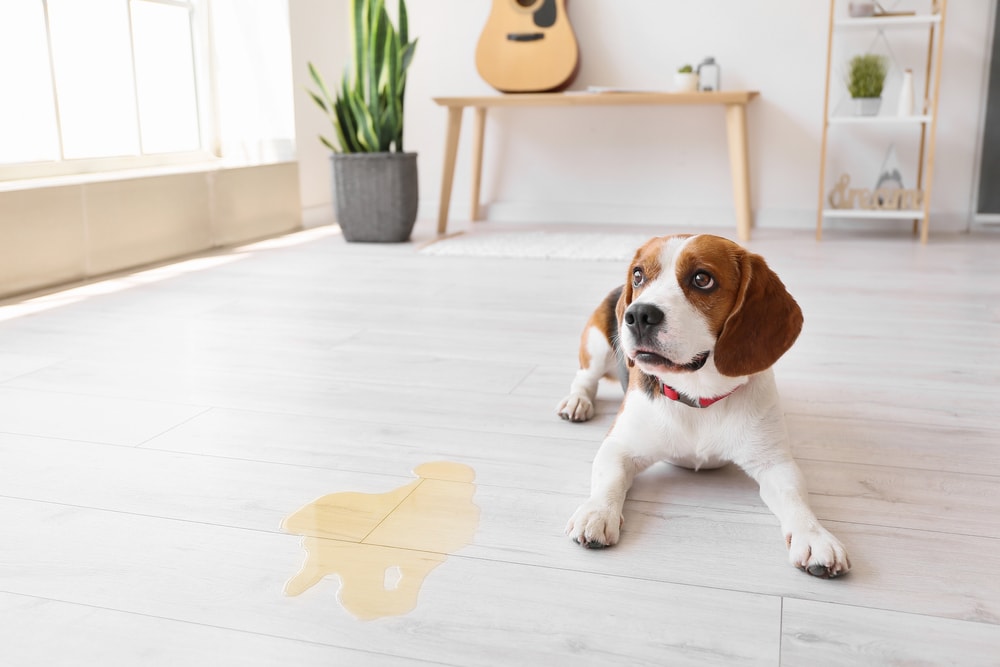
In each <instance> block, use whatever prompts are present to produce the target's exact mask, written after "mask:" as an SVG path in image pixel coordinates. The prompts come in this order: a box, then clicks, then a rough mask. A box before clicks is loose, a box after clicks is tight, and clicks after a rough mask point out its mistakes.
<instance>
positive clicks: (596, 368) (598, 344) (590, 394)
mask: <svg viewBox="0 0 1000 667" xmlns="http://www.w3.org/2000/svg"><path fill="white" fill-rule="evenodd" d="M615 359H616V357H615V350H614V347H613V346H612V345H611V341H609V340H608V339H607V336H606V334H605V333H604V332H602V331H601V330H600V329H598V328H597V327H595V326H593V325H589V324H588V326H587V328H586V329H585V330H584V332H583V336H582V337H581V340H580V370H578V371H577V372H576V376H575V377H574V378H573V382H572V384H570V387H569V395H568V396H567V397H566V398H564V399H563V400H562V401H561V402H560V403H559V407H557V408H556V413H557V414H558V415H559V416H560V417H562V418H563V419H567V420H569V421H572V422H585V421H587V420H588V419H590V418H591V417H593V416H594V399H595V397H596V396H597V384H598V382H599V381H600V379H601V378H602V377H604V376H605V375H608V374H610V373H613V372H614V371H615Z"/></svg>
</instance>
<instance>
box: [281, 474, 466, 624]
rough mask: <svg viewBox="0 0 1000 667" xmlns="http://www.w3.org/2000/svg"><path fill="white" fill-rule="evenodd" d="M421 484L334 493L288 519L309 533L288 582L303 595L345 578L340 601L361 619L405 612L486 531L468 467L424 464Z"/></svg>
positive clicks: (292, 528) (293, 529) (291, 529)
mask: <svg viewBox="0 0 1000 667" xmlns="http://www.w3.org/2000/svg"><path fill="white" fill-rule="evenodd" d="M413 472H414V473H415V474H416V475H417V476H418V479H417V480H415V481H413V482H411V483H410V484H407V485H406V486H401V487H399V488H398V489H393V490H392V491H387V492H385V493H354V492H349V491H348V492H343V493H331V494H329V495H326V496H323V497H322V498H318V499H316V500H314V501H313V502H311V503H309V504H308V505H306V506H305V507H303V508H301V509H299V510H298V511H297V512H295V513H294V514H291V515H290V516H288V517H286V518H285V520H284V521H282V522H281V528H282V530H284V531H285V532H288V533H294V534H297V535H302V536H303V539H302V546H303V547H304V548H305V550H306V558H305V561H304V562H303V564H302V568H301V569H300V570H299V572H298V573H297V574H296V575H295V576H293V577H292V578H291V579H289V580H288V582H287V583H285V594H286V595H300V594H302V593H304V592H305V591H307V590H309V589H310V588H312V587H313V586H315V585H316V584H317V583H319V581H320V580H322V579H323V578H324V577H327V576H329V575H331V574H336V575H337V576H338V577H340V592H339V593H338V596H337V597H338V599H339V600H340V604H341V605H342V606H343V607H344V609H346V610H347V611H348V612H350V613H351V614H352V615H353V616H355V617H356V618H359V619H362V620H371V619H375V618H382V617H384V616H398V615H400V614H406V613H408V612H410V611H412V610H413V609H414V607H416V606H417V594H418V593H419V592H420V586H421V585H422V584H423V582H424V579H425V578H426V577H427V575H428V574H430V572H431V570H433V569H434V568H436V567H437V566H438V565H440V564H441V563H443V562H445V560H447V559H448V555H449V554H451V553H454V552H455V551H458V550H459V549H461V548H462V547H464V546H466V545H467V544H469V542H471V541H472V536H473V535H474V534H475V532H476V528H477V527H478V526H479V508H478V507H477V506H476V505H475V503H473V502H472V497H473V495H475V492H476V485H475V484H473V483H472V482H473V480H474V479H475V478H476V474H475V471H473V470H472V468H470V467H469V466H466V465H462V464H461V463H450V462H446V461H439V462H434V463H424V464H423V465H420V466H418V467H417V468H416V469H415V470H414V471H413Z"/></svg>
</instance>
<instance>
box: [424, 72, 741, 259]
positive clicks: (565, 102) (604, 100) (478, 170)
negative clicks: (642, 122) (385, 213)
mask: <svg viewBox="0 0 1000 667" xmlns="http://www.w3.org/2000/svg"><path fill="white" fill-rule="evenodd" d="M757 95H758V93H757V92H756V91H752V90H726V91H719V92H712V93H710V92H696V93H656V92H650V93H629V92H620V93H619V92H606V93H586V92H579V93H573V92H571V93H515V94H509V95H486V96H478V97H435V98H434V101H435V102H437V103H438V104H440V105H441V106H444V107H447V108H448V132H447V135H446V137H445V143H444V172H443V174H442V177H441V201H440V204H439V208H438V234H444V233H445V232H447V231H448V209H449V207H450V204H451V186H452V181H453V180H454V177H455V157H456V155H457V154H458V138H459V134H460V131H461V129H462V112H463V111H464V110H465V107H472V108H473V109H475V110H476V117H475V123H476V124H475V128H474V132H473V146H472V151H473V152H472V212H471V213H470V216H471V218H470V219H471V220H473V221H475V220H479V214H480V211H479V190H480V180H481V178H482V171H483V130H484V128H485V125H486V109H488V108H490V107H541V106H565V107H585V106H626V105H628V106H637V105H668V104H711V105H715V104H718V105H722V106H724V107H725V108H726V136H727V137H728V141H729V168H730V171H731V172H732V179H733V200H734V203H735V205H736V233H737V236H738V237H739V238H740V240H742V241H748V240H749V239H750V226H751V223H752V213H751V208H750V160H749V157H748V151H747V121H746V106H747V104H748V103H749V102H750V100H752V99H754V98H755V97H757Z"/></svg>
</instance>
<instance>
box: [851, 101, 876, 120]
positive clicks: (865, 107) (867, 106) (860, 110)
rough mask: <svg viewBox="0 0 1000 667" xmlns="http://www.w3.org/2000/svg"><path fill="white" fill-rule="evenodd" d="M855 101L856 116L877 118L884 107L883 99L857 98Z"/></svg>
mask: <svg viewBox="0 0 1000 667" xmlns="http://www.w3.org/2000/svg"><path fill="white" fill-rule="evenodd" d="M853 100H854V114H855V115H856V116H877V115H878V110H879V109H880V108H881V106H882V98H881V97H855V98H853Z"/></svg>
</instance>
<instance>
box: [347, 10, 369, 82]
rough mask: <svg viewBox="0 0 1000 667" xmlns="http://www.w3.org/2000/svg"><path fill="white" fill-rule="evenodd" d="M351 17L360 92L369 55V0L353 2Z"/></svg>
mask: <svg viewBox="0 0 1000 667" xmlns="http://www.w3.org/2000/svg"><path fill="white" fill-rule="evenodd" d="M351 16H352V21H351V23H352V27H353V28H354V30H353V31H352V32H351V34H352V35H353V38H352V41H353V43H354V87H355V89H356V90H358V91H359V92H360V91H361V87H362V86H364V85H365V84H364V82H365V72H364V66H365V63H366V62H367V53H368V0H351Z"/></svg>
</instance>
